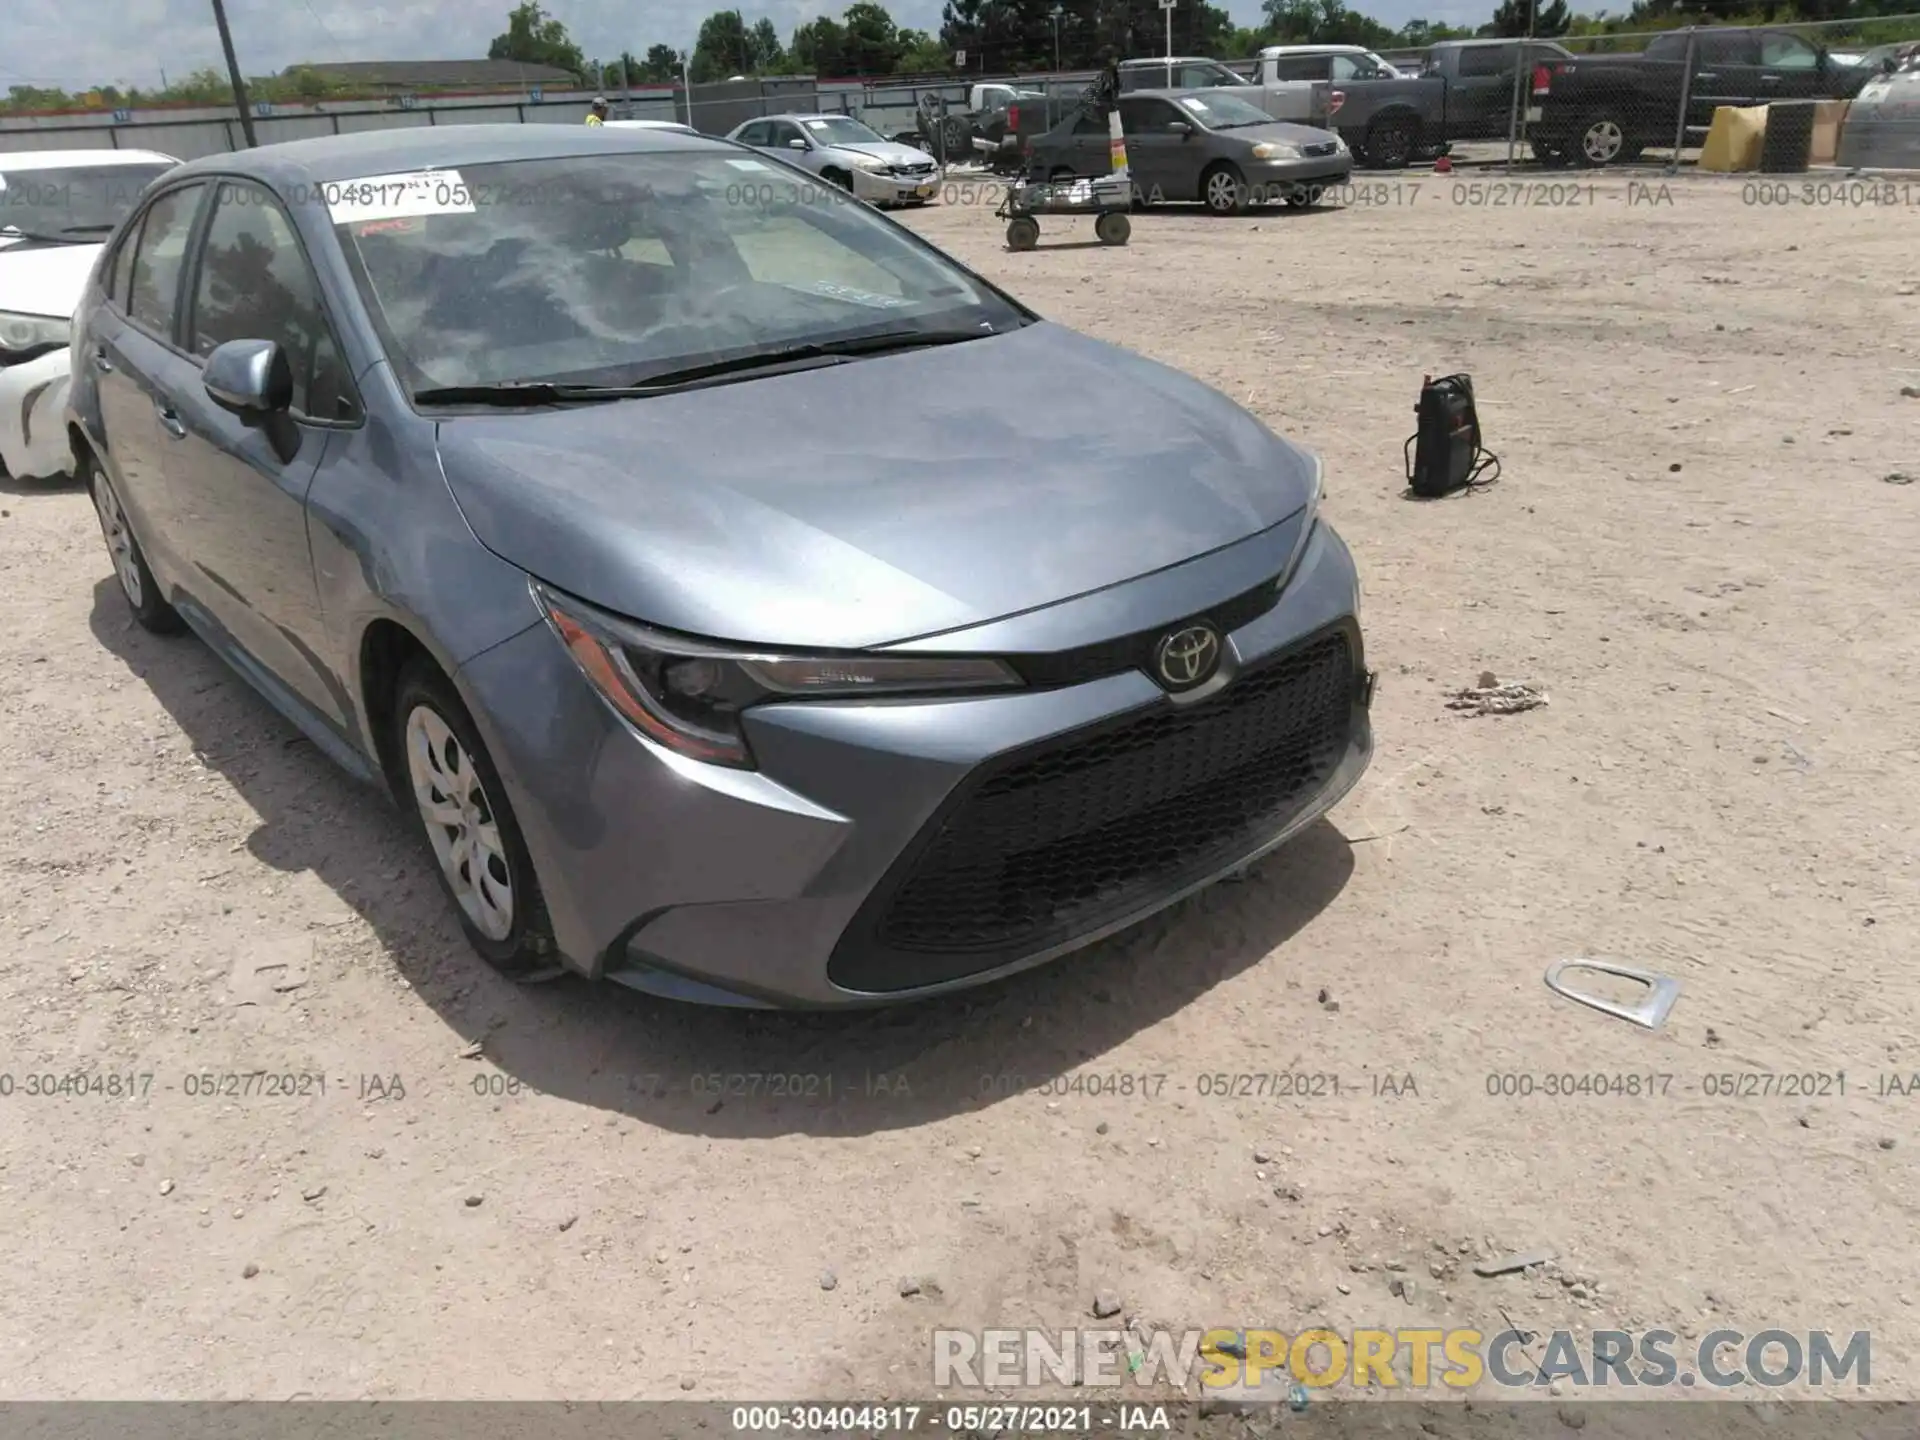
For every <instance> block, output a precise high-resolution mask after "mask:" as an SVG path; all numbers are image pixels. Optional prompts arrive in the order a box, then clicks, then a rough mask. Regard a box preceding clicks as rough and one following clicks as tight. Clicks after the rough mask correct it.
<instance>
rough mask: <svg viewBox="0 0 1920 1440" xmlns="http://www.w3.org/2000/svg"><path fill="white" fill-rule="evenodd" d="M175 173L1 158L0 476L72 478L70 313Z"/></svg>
mask: <svg viewBox="0 0 1920 1440" xmlns="http://www.w3.org/2000/svg"><path fill="white" fill-rule="evenodd" d="M179 163H180V162H179V161H178V160H176V159H174V157H173V156H171V155H162V154H160V153H159V152H158V151H154V150H29V151H24V152H21V153H18V154H0V471H4V472H5V473H7V474H9V475H11V476H13V477H14V478H15V479H17V480H53V479H58V478H60V477H61V476H65V475H71V474H72V473H73V452H72V450H71V449H70V448H69V446H68V444H67V430H66V420H65V415H66V406H67V374H68V367H69V361H70V357H69V356H68V354H67V343H68V339H69V337H70V335H71V333H72V319H73V310H74V306H75V305H77V304H78V303H79V301H80V294H81V292H82V291H83V290H84V289H85V288H86V284H87V276H88V274H89V273H90V272H91V271H92V269H93V262H94V260H95V258H96V257H97V256H98V255H99V254H100V250H101V247H102V246H103V245H105V244H106V241H107V237H108V236H109V235H111V234H112V233H113V231H114V227H115V226H117V225H118V224H119V223H120V221H121V220H122V219H124V218H125V216H126V215H127V212H128V211H130V210H132V209H133V203H134V201H136V200H137V199H139V198H140V193H141V192H142V191H143V190H145V189H146V188H147V186H148V185H149V184H151V183H152V182H153V181H154V180H155V179H156V178H158V177H159V176H161V175H163V174H165V173H166V172H167V171H168V170H170V169H172V168H173V167H174V166H175V165H177V164H179Z"/></svg>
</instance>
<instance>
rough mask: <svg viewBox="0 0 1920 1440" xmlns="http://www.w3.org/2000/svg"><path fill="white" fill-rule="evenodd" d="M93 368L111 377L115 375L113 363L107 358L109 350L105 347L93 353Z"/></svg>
mask: <svg viewBox="0 0 1920 1440" xmlns="http://www.w3.org/2000/svg"><path fill="white" fill-rule="evenodd" d="M93 368H94V369H96V370H98V371H100V372H101V373H102V374H105V375H111V374H112V373H113V361H111V360H109V359H108V358H107V350H106V347H105V346H104V345H103V346H101V347H99V348H98V349H96V350H95V351H94V352H93Z"/></svg>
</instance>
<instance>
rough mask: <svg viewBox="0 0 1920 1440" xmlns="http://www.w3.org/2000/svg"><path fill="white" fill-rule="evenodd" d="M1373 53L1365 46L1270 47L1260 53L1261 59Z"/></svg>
mask: <svg viewBox="0 0 1920 1440" xmlns="http://www.w3.org/2000/svg"><path fill="white" fill-rule="evenodd" d="M1372 53H1373V52H1372V51H1371V50H1369V49H1367V47H1366V46H1364V45H1269V46H1267V47H1266V48H1265V49H1264V50H1262V51H1261V52H1260V58H1261V59H1262V60H1264V59H1266V58H1267V57H1268V56H1269V55H1371V54H1372Z"/></svg>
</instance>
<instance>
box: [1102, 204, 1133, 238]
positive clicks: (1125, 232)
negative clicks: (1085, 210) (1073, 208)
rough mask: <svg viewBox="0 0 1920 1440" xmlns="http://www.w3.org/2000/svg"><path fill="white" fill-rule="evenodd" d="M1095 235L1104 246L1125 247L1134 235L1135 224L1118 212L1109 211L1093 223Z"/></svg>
mask: <svg viewBox="0 0 1920 1440" xmlns="http://www.w3.org/2000/svg"><path fill="white" fill-rule="evenodd" d="M1093 233H1094V236H1095V238H1097V239H1098V240H1099V241H1100V243H1101V244H1102V245H1124V244H1126V243H1127V237H1128V236H1130V235H1132V234H1133V222H1132V221H1130V220H1128V219H1127V217H1126V216H1124V215H1122V214H1120V213H1119V212H1118V211H1117V210H1116V211H1109V212H1108V213H1107V214H1105V215H1102V216H1101V217H1100V218H1099V219H1098V220H1096V221H1094V222H1093Z"/></svg>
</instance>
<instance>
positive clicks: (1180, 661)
mask: <svg viewBox="0 0 1920 1440" xmlns="http://www.w3.org/2000/svg"><path fill="white" fill-rule="evenodd" d="M1153 665H1154V669H1156V670H1158V671H1159V672H1160V679H1161V681H1162V683H1163V684H1165V685H1166V687H1167V688H1168V689H1169V690H1190V689H1192V688H1193V687H1194V686H1195V685H1198V684H1200V683H1201V682H1202V681H1203V680H1206V679H1207V678H1209V677H1210V676H1211V675H1212V674H1213V672H1214V671H1215V670H1217V669H1218V668H1219V666H1220V634H1219V632H1218V631H1217V630H1215V629H1214V628H1213V627H1212V626H1211V625H1189V626H1187V628H1186V629H1184V630H1176V631H1174V632H1173V633H1172V634H1171V635H1169V636H1167V637H1166V638H1165V639H1163V640H1162V641H1161V642H1160V643H1159V644H1158V645H1156V646H1155V647H1154V651H1153Z"/></svg>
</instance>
